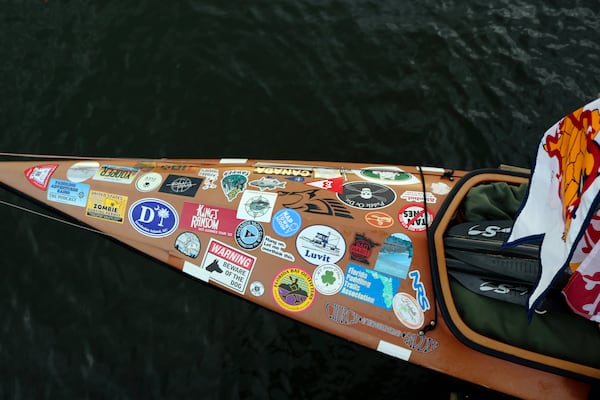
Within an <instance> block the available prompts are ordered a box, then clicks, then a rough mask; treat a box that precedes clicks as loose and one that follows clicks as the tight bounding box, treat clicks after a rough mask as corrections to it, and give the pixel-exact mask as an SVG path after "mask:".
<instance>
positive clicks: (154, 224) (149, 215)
mask: <svg viewBox="0 0 600 400" xmlns="http://www.w3.org/2000/svg"><path fill="white" fill-rule="evenodd" d="M128 217H129V222H130V223H131V226H133V228H134V229H135V230H136V231H138V232H139V233H141V234H142V235H145V236H149V237H153V238H161V237H165V236H169V235H170V234H172V233H173V232H175V230H176V229H177V225H178V222H179V215H178V214H177V211H175V208H173V206H172V205H170V204H169V203H167V202H165V201H162V200H160V199H152V198H148V199H140V200H138V201H136V202H135V203H133V204H132V205H131V207H130V208H129V215H128Z"/></svg>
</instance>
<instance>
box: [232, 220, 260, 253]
mask: <svg viewBox="0 0 600 400" xmlns="http://www.w3.org/2000/svg"><path fill="white" fill-rule="evenodd" d="M264 237H265V230H264V229H263V227H262V225H261V224H260V223H259V222H256V221H252V220H248V221H244V222H242V223H241V224H239V225H238V227H237V228H236V230H235V242H236V243H237V244H238V246H240V247H241V248H242V249H244V250H254V249H256V248H257V247H258V246H260V244H261V243H262V241H263V238H264Z"/></svg>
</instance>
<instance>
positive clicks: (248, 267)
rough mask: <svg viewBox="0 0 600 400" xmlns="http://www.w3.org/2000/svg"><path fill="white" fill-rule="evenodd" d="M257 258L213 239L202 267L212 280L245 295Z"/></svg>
mask: <svg viewBox="0 0 600 400" xmlns="http://www.w3.org/2000/svg"><path fill="white" fill-rule="evenodd" d="M255 261H256V257H253V256H251V255H249V254H246V253H244V252H241V251H239V250H237V249H235V248H233V247H230V246H228V245H226V244H225V243H221V242H219V241H218V240H215V239H211V240H210V242H209V243H208V247H207V249H206V253H205V254H204V259H203V260H202V264H201V265H200V267H201V268H202V269H204V270H205V271H206V272H207V273H210V280H211V281H214V282H217V283H219V284H220V285H223V286H225V287H227V288H229V289H231V290H234V291H236V292H238V293H241V294H244V292H245V291H246V286H247V284H248V280H249V279H250V273H251V272H252V268H253V267H254V263H255Z"/></svg>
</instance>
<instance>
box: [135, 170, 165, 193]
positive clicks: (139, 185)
mask: <svg viewBox="0 0 600 400" xmlns="http://www.w3.org/2000/svg"><path fill="white" fill-rule="evenodd" d="M161 182H162V175H161V174H159V173H158V172H146V173H145V174H143V175H141V176H140V177H139V178H138V179H137V181H135V188H136V189H137V190H139V191H140V192H151V191H153V190H154V189H156V188H158V187H159V186H160V184H161Z"/></svg>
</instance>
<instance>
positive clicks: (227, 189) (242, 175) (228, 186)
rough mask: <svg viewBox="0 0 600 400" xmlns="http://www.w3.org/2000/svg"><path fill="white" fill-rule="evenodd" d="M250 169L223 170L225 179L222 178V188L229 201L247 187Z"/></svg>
mask: <svg viewBox="0 0 600 400" xmlns="http://www.w3.org/2000/svg"><path fill="white" fill-rule="evenodd" d="M248 175H250V172H249V171H243V170H231V171H225V172H223V179H221V188H222V189H223V193H225V197H227V201H233V200H234V199H235V198H236V197H237V195H238V194H240V193H242V192H243V191H244V189H246V183H248Z"/></svg>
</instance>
